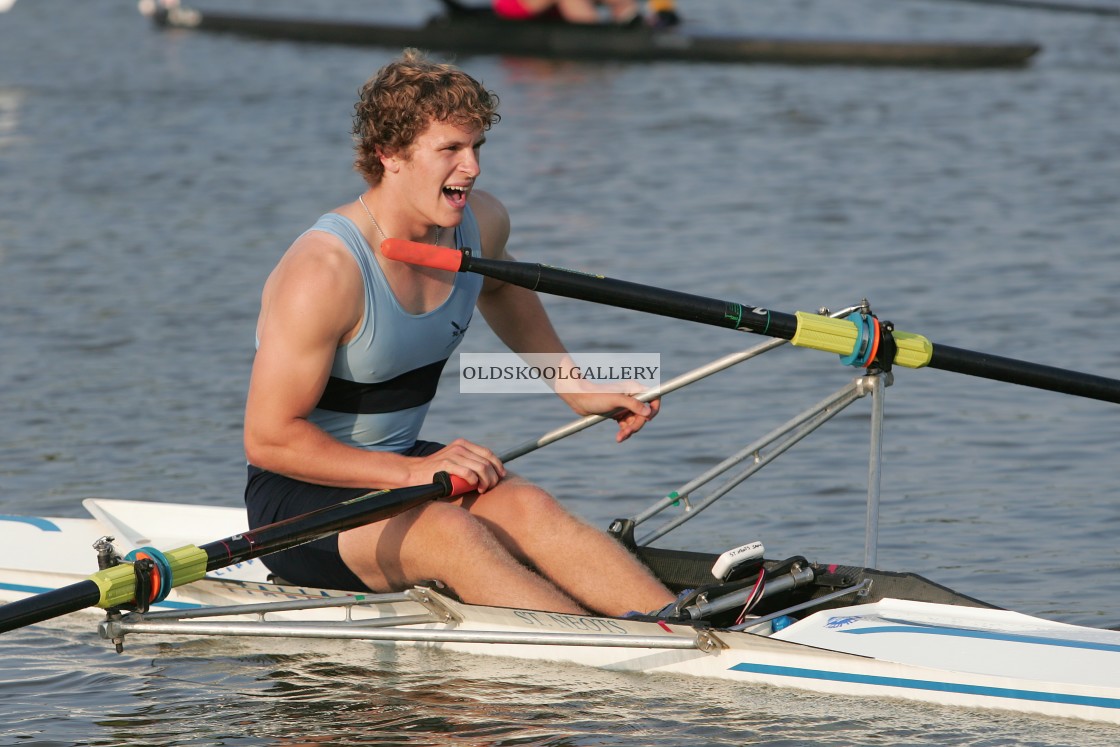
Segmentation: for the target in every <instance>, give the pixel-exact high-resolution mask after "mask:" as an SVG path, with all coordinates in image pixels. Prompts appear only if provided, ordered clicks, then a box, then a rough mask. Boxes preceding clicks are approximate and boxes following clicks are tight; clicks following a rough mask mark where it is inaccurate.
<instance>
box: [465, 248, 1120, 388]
mask: <svg viewBox="0 0 1120 747" xmlns="http://www.w3.org/2000/svg"><path fill="white" fill-rule="evenodd" d="M459 269H460V270H461V271H463V272H467V271H470V272H476V273H479V274H481V275H486V276H487V277H492V278H495V279H498V280H504V281H506V282H509V283H512V284H514V285H519V286H522V287H525V288H529V289H531V290H537V291H541V292H543V293H550V294H553V295H559V296H567V297H569V298H577V299H582V300H585V301H593V302H596V303H601V304H605V305H609V306H617V307H621V308H625V309H632V310H635V311H644V312H648V313H651V314H659V315H661V316H667V317H672V318H675V319H684V320H686V321H693V322H700V323H703V324H709V325H714V326H717V327H726V328H730V329H737V330H741V331H747V332H754V333H757V334H761V335H766V336H769V337H776V338H780V339H783V340H792V341H793V344H794V345H800V346H802V347H811V348H814V349H817V350H831V351H832V352H840V353H841V354H842V355H847V354H848V351H846V350H840V349H839V348H836V347H834V346H837V345H839V346H841V347H842V346H843V345H844V344H846V343H845V342H844V340H845V337H844V336H843V335H841V334H835V333H836V332H837V331H841V332H842V331H846V330H848V329H849V327H848V326H846V325H851V323H850V322H847V321H843V320H834V319H827V318H813V317H812V315H802V316H801V318H800V319H799V318H798V315H794V314H783V313H780V312H776V311H770V310H768V309H763V308H759V307H755V306H747V305H745V304H739V303H734V302H730V301H720V300H717V299H712V298H705V297H703V296H695V295H692V294H689V293H681V292H678V291H673V290H666V289H663V288H656V287H653V286H648V285H641V284H638V283H631V282H629V281H625V280H614V279H612V278H606V277H603V276H600V275H591V274H588V273H581V272H575V271H572V270H565V269H562V268H557V267H549V266H547V265H540V264H530V263H525V262H508V261H498V260H491V259H483V258H479V257H475V256H473V255H471V254H470V253H469V252H467V251H464V252H463V258H462V263H461V265H460V268H459ZM799 325H800V328H799ZM816 325H820V326H821V327H823V334H824V337H825V340H824V342H817V341H814V340H812V339H808V338H809V337H810V335H807V334H805V333H806V332H809V331H811V330H809V329H808V327H809V326H816ZM799 331H800V332H801V334H799ZM803 335H804V339H803ZM894 340H895V343H896V345H898V348H899V350H898V353H897V354H896V357H895V359H894V361H893V362H894V363H897V364H899V365H903V366H907V367H910V368H921V367H923V366H928V367H929V368H936V369H940V370H943V371H953V372H956V373H962V374H967V375H969V376H976V377H979V378H984V379H992V380H994V381H1003V382H1007V383H1010V384H1018V385H1021V386H1029V387H1034V388H1036V389H1046V390H1049V391H1053V392H1060V393H1063V394H1072V395H1075V396H1079V397H1087V398H1089V399H1096V400H1101V401H1104V402H1113V403H1118V404H1120V381H1118V380H1116V379H1110V378H1106V377H1104V376H1095V375H1092V374H1085V373H1080V372H1077V371H1070V370H1066V369H1062V368H1056V367H1054V366H1046V365H1041V364H1038V363H1030V362H1027V361H1020V360H1015V359H1013V358H1002V357H1000V356H996V355H989V354H987V353H976V352H973V351H971V350H963V349H961V348H954V347H951V346H948V345H934V344H932V343H930V342H929V341H928V340H926V339H925V338H923V337H921V336H920V335H912V334H909V333H905V332H895V333H894ZM887 362H888V363H889V362H892V361H887Z"/></svg>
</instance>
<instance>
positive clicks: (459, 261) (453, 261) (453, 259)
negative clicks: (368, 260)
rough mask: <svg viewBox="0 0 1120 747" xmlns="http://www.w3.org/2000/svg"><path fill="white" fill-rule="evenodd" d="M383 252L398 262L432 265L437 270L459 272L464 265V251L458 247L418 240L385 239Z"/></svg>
mask: <svg viewBox="0 0 1120 747" xmlns="http://www.w3.org/2000/svg"><path fill="white" fill-rule="evenodd" d="M381 253H382V254H384V255H385V256H386V257H388V258H389V259H395V260H396V261H398V262H407V263H408V264H410V265H421V266H422V267H432V268H435V269H437V270H450V271H451V272H458V271H459V269H460V268H461V267H462V266H463V253H462V252H460V251H459V250H458V249H449V248H448V247H445V246H432V245H431V244H421V243H420V242H418V241H405V240H404V239H385V240H384V241H382V242H381Z"/></svg>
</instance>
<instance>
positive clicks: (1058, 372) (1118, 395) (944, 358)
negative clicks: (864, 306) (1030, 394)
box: [929, 345, 1120, 403]
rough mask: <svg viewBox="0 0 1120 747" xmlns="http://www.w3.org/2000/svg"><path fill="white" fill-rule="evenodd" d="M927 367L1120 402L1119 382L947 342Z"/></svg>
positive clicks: (936, 349)
mask: <svg viewBox="0 0 1120 747" xmlns="http://www.w3.org/2000/svg"><path fill="white" fill-rule="evenodd" d="M929 367H930V368H936V369H939V370H942V371H952V372H954V373H960V374H966V375H968V376H977V377H980V378H983V379H992V380H993V381H1003V382H1007V383H1009V384H1019V385H1021V386H1029V387H1034V388H1035V389H1046V390H1049V391H1052V392H1061V393H1063V394H1073V395H1076V396H1078V397H1087V398H1088V399H1097V400H1102V401H1104V402H1116V403H1120V381H1116V380H1115V379H1109V378H1106V377H1104V376H1094V375H1093V374H1086V373H1078V372H1077V371H1069V370H1066V369H1064V368H1055V367H1054V366H1044V365H1042V364H1040V363H1028V362H1026V361H1020V360H1015V359H1014V358H1002V357H1000V356H998V355H990V354H988V353H976V352H973V351H971V350H962V349H961V348H954V347H951V346H949V345H934V346H933V356H932V357H931V358H930V361H929Z"/></svg>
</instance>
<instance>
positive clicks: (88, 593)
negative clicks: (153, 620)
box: [0, 472, 453, 633]
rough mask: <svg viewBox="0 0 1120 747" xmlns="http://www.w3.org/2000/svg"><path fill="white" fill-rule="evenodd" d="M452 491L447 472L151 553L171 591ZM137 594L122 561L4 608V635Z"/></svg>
mask: <svg viewBox="0 0 1120 747" xmlns="http://www.w3.org/2000/svg"><path fill="white" fill-rule="evenodd" d="M452 491H453V488H452V484H451V480H450V478H449V477H448V475H447V473H445V472H440V473H437V474H436V475H435V478H434V481H433V482H432V483H431V484H429V485H416V486H412V487H407V488H397V489H395V490H381V491H376V492H372V493H366V494H364V495H361V496H359V497H357V498H353V499H351V500H349V501H344V502H343V503H340V504H336V505H334V506H328V507H326V508H322V509H319V510H317V511H311V512H309V513H306V514H301V515H300V516H296V517H293V518H291V519H287V520H285V521H279V522H276V523H275V524H268V525H266V526H263V527H257V528H256V529H253V530H251V531H248V532H243V533H241V534H235V535H233V536H231V537H226V538H225V539H220V540H217V541H215V542H211V543H209V544H206V545H202V546H201V547H198V546H195V545H185V546H184V547H180V548H177V549H175V550H171V551H169V552H166V553H161V552H158V551H156V552H149V555H158V556H159V564H161V565H162V566H163V570H161V574H162V573H164V572H166V573H167V574H169V577H170V581H169V587H168V589H170V588H172V587H175V586H182V585H184V584H189V583H191V582H192V581H197V580H199V579H200V578H202V577H203V576H204V575H206V572H207V571H213V570H217V569H219V568H225V567H227V566H230V565H233V564H235V563H241V562H244V561H246V560H251V559H253V558H259V557H261V556H263V555H269V554H271V553H274V552H280V551H281V550H287V549H288V548H291V547H295V546H297V545H302V544H305V543H307V542H313V541H315V540H317V539H319V538H321V537H326V536H328V535H331V534H336V533H338V532H342V531H345V530H347V529H353V528H354V527H358V526H362V525H364V524H371V523H373V522H376V521H381V520H383V519H387V518H389V517H391V516H395V515H396V514H398V513H402V512H404V511H407V510H409V509H410V508H413V507H415V506H418V505H420V504H421V503H426V502H427V501H431V500H435V499H437V498H443V497H445V496H448V495H452ZM145 549H150V548H145ZM137 593H138V592H137V579H136V571H135V568H134V564H132V563H121V564H118V565H115V566H112V567H110V568H105V569H102V570H100V571H98V572H97V573H94V574H93V575H91V576H89V577H88V578H87V579H85V580H83V581H79V582H77V583H74V584H71V585H70V586H66V587H63V588H61V589H55V590H54V591H48V592H45V593H43V594H37V595H35V596H33V597H28V598H27V599H21V600H17V601H15V602H10V603H8V604H5V605H3V606H0V633H3V632H6V631H9V630H15V629H16V628H21V627H23V626H25V625H33V624H35V623H39V622H43V621H45V620H50V619H53V618H55V617H59V616H61V615H66V614H69V613H71V612H78V611H80V610H84V609H87V608H89V607H102V608H105V609H109V608H112V607H121V606H125V605H129V604H131V603H133V602H134V601H135V600H136V596H137ZM160 599H162V597H160ZM157 601H158V600H157Z"/></svg>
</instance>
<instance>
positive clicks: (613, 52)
mask: <svg viewBox="0 0 1120 747" xmlns="http://www.w3.org/2000/svg"><path fill="white" fill-rule="evenodd" d="M153 18H154V20H155V23H156V24H157V25H158V26H161V27H164V28H188V29H196V30H200V31H211V32H221V33H230V34H237V35H241V36H248V37H255V38H259V39H275V40H286V41H296V42H311V43H319V44H347V45H360V46H379V47H389V48H396V49H401V48H404V47H420V48H422V49H425V50H429V51H440V52H452V53H455V54H464V55H470V54H502V55H513V56H524V57H543V58H550V59H570V60H597V61H607V60H613V61H620V62H650V61H677V62H712V63H767V64H782V65H858V66H884V67H940V68H987V67H1021V66H1023V65H1026V64H1027V63H1028V61H1029V60H1030V58H1031V57H1033V56H1034V55H1035V54H1036V53H1037V52H1038V51H1039V49H1040V47H1039V45H1037V44H1035V43H1033V42H976V41H919V40H912V41H893V40H882V41H877V40H869V39H826V38H798V37H761V36H756V37H751V36H732V35H727V34H717V33H714V32H704V31H693V30H690V31H685V30H683V29H681V28H679V27H678V28H672V29H665V30H654V29H648V28H623V27H612V26H607V25H603V26H574V25H567V24H562V23H554V22H552V23H534V22H514V21H504V20H501V19H497V18H494V17H492V16H487V15H485V14H479V15H474V14H468V15H459V14H455V15H448V16H436V17H434V18H433V19H431V20H430V21H429V22H428V23H427V24H426V25H423V26H400V25H386V24H376V23H361V22H356V21H324V20H318V19H304V18H281V17H267V16H249V15H238V14H232V13H216V12H210V11H205V12H202V11H196V10H188V9H176V10H172V11H168V10H166V9H160V10H158V11H157V12H156V13H155V15H154V17H153Z"/></svg>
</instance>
